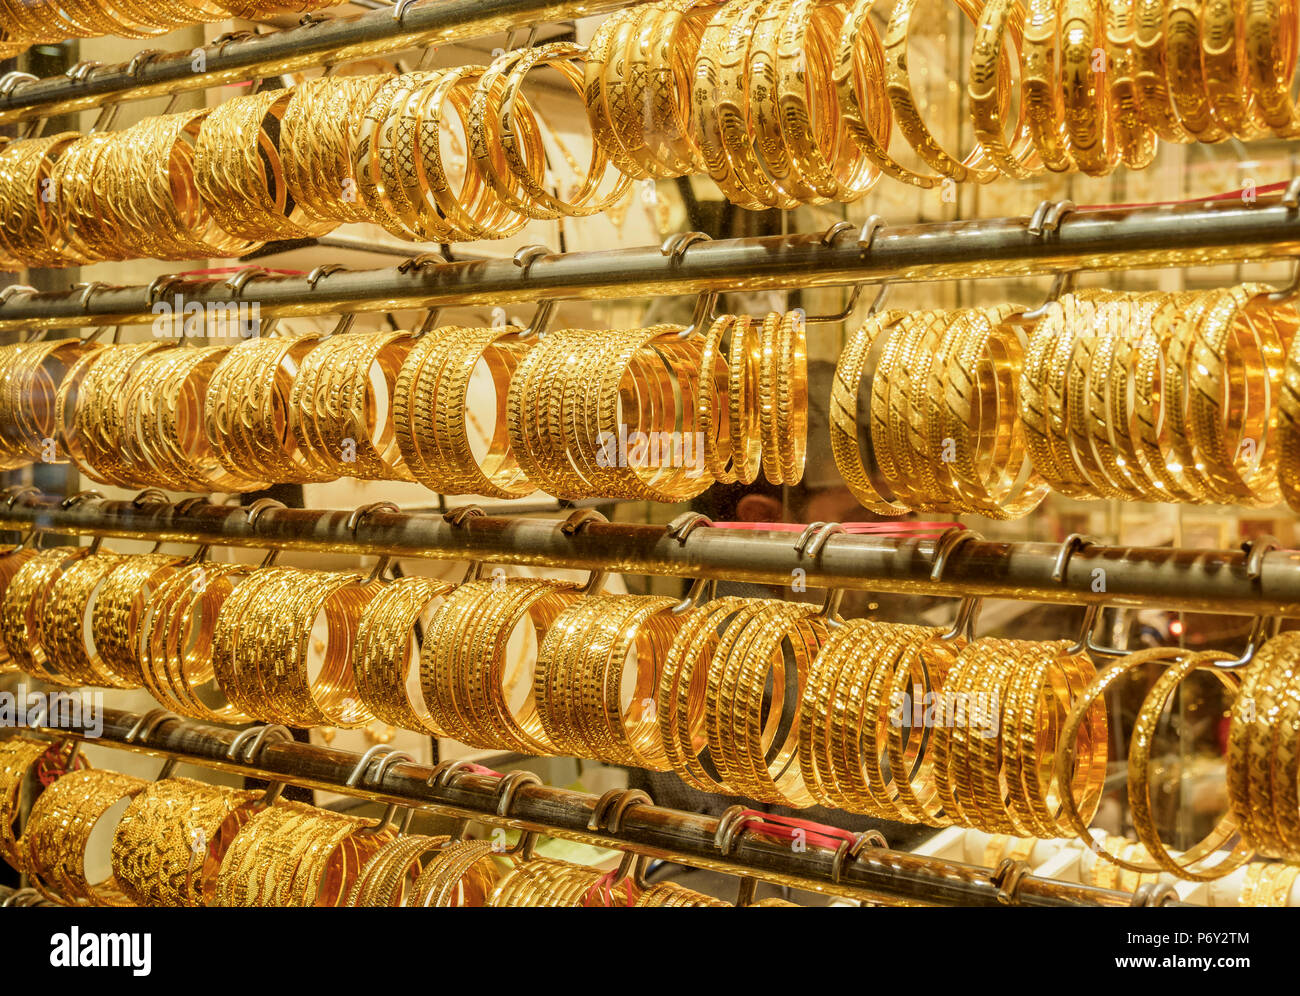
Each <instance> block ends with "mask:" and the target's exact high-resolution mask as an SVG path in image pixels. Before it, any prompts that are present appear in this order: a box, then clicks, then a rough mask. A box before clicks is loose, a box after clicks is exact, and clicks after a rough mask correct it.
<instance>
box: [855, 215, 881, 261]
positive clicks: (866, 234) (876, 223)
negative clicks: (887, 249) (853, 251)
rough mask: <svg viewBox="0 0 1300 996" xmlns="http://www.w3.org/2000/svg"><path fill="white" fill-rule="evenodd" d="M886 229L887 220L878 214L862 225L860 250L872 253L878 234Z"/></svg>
mask: <svg viewBox="0 0 1300 996" xmlns="http://www.w3.org/2000/svg"><path fill="white" fill-rule="evenodd" d="M884 227H885V219H884V218H882V217H880V215H878V214H873V215H871V216H870V217H868V218H867V220H866V221H864V222H863V223H862V230H861V231H860V232H858V248H859V249H861V250H863V251H864V252H870V251H871V249H872V248H873V247H874V246H875V244H876V233H877V232H879V231H880V230H881V229H882V228H884Z"/></svg>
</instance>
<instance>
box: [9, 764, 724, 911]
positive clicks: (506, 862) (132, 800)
mask: <svg viewBox="0 0 1300 996" xmlns="http://www.w3.org/2000/svg"><path fill="white" fill-rule="evenodd" d="M47 748H48V744H45V743H37V742H34V741H30V740H23V739H14V740H7V741H4V742H2V743H0V858H3V860H4V861H6V862H7V863H8V864H10V865H12V866H13V867H14V868H16V869H17V870H19V871H22V872H25V873H26V874H27V875H28V876H30V879H31V882H32V885H33V886H34V887H35V888H36V889H37V890H38V891H39V892H40V894H41V895H42V896H44V897H45V898H46V899H47V900H49V901H51V902H54V903H56V904H59V905H64V906H164V907H181V906H185V907H196V906H243V907H249V906H299V907H303V906H386V907H392V906H403V907H428V906H434V907H462V908H464V907H483V906H597V907H613V906H730V905H731V904H730V903H725V902H721V901H719V900H716V899H713V898H711V897H709V896H705V895H703V894H701V893H698V892H695V891H693V890H691V889H686V888H683V887H682V886H679V885H675V884H673V883H661V884H658V885H649V884H646V883H644V882H643V881H642V880H641V879H640V876H639V875H630V874H629V875H626V876H623V875H620V874H618V873H603V872H601V871H600V870H599V869H597V868H591V867H588V866H586V865H579V864H573V863H570V862H567V861H557V860H554V859H549V858H539V857H533V856H532V854H531V848H528V849H524V850H519V849H512V850H511V851H510V852H506V851H505V850H504V849H503V848H501V847H499V846H498V845H496V844H494V843H492V842H489V841H484V840H470V839H452V838H449V837H446V836H437V837H431V836H426V835H423V834H401V835H398V834H396V833H395V832H394V830H392V829H391V828H388V827H387V826H385V825H382V824H381V825H375V824H372V823H369V822H367V821H365V820H361V819H357V818H356V817H352V816H346V815H340V814H338V813H333V812H330V811H328V810H324V809H318V808H316V807H313V806H308V805H303V804H301V803H295V802H286V801H283V800H279V799H278V798H275V797H273V796H272V795H270V794H264V793H259V792H249V791H239V790H235V789H230V788H226V787H224V786H216V785H209V784H207V783H204V782H197V781H193V780H191V779H188V778H175V777H167V778H162V779H160V780H158V781H155V782H146V781H142V780H141V779H138V778H134V777H131V776H129V775H121V774H117V773H115V772H111V771H100V770H81V771H73V772H69V773H63V774H61V775H60V776H59V777H57V778H56V780H54V781H52V782H51V783H50V784H49V785H48V786H47V787H46V788H45V789H44V790H43V791H42V792H41V794H40V796H39V797H38V798H37V800H36V803H35V804H34V806H33V808H32V811H31V814H30V816H29V818H28V819H27V821H26V823H25V825H24V828H23V832H22V834H21V836H19V835H18V833H17V829H16V818H17V816H18V812H19V796H18V793H19V790H20V788H21V786H22V784H23V782H24V780H25V778H26V777H27V776H28V774H29V773H30V772H31V771H32V770H33V768H34V766H36V765H37V763H38V762H39V761H40V760H41V759H42V758H43V757H45V755H46V752H47ZM124 800H125V801H126V802H127V805H126V808H125V810H124V811H122V813H121V815H120V817H119V818H118V820H117V823H116V826H115V827H114V828H113V834H112V846H111V870H110V873H109V875H108V876H107V877H106V878H104V879H102V880H99V881H92V880H91V878H90V876H89V875H88V873H87V867H86V855H87V845H88V844H89V843H90V839H91V835H92V833H94V831H95V830H96V828H97V827H98V826H99V825H100V824H101V823H103V822H104V821H105V818H106V817H108V816H109V814H110V812H112V811H114V809H115V807H117V806H119V805H120V804H121V802H122V801H124Z"/></svg>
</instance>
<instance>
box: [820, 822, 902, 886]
mask: <svg viewBox="0 0 1300 996" xmlns="http://www.w3.org/2000/svg"><path fill="white" fill-rule="evenodd" d="M868 847H879V848H881V849H883V850H887V849H888V848H889V841H887V840H886V839H885V835H884V834H883V833H881V832H880V831H879V830H864V831H862V833H860V834H858V835H857V837H856V838H855V839H854V840H853V841H852V842H851V843H850V842H849V841H847V840H846V841H844V842H843V843H842V844H840V846H839V847H837V848H836V849H835V860H834V862H833V863H832V864H831V881H832V882H834V883H835V884H836V885H839V884H840V879H841V878H842V877H843V875H844V866H845V865H846V864H847V863H848V862H850V861H856V860H857V859H858V855H860V854H861V853H862V852H863V851H864V850H866V849H867V848H868Z"/></svg>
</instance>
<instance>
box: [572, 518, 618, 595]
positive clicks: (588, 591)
mask: <svg viewBox="0 0 1300 996" xmlns="http://www.w3.org/2000/svg"><path fill="white" fill-rule="evenodd" d="M608 521H609V520H608V519H607V518H605V516H603V515H601V514H600V513H599V512H597V511H596V510H595V509H594V508H579V509H575V510H574V511H572V512H570V513H569V515H568V518H566V519H565V520H564V521H563V522H561V523H560V532H562V533H564V535H565V536H576V535H577V534H578V533H580V532H581V531H582V530H584V529H586V528H587V526H589V525H590V524H591V523H593V522H608ZM608 578H609V572H608V571H599V570H593V571H592V572H591V577H589V578H588V579H587V583H586V584H585V585H583V586H582V588H581V589H580V590H581V592H582V594H584V595H594V594H596V593H597V592H598V591H600V589H601V588H603V587H604V586H605V581H606V580H607V579H608Z"/></svg>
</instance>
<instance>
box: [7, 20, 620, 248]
mask: <svg viewBox="0 0 1300 996" xmlns="http://www.w3.org/2000/svg"><path fill="white" fill-rule="evenodd" d="M584 59H585V55H584V53H583V50H582V49H581V48H579V47H578V46H576V45H573V44H571V43H555V44H550V45H543V46H540V47H537V48H530V49H521V50H517V51H513V52H508V53H505V54H504V55H502V56H501V57H499V58H498V59H496V60H495V61H494V62H493V63H492V64H491V65H490V66H462V67H458V68H455V69H448V70H438V71H433V72H418V73H408V74H401V75H394V76H365V77H345V78H341V79H336V78H333V77H323V78H320V79H315V80H310V81H307V82H305V83H303V84H301V85H300V86H298V87H296V88H294V89H291V90H275V91H268V92H266V93H260V94H255V95H253V96H246V97H236V98H233V99H231V100H229V101H227V102H225V103H224V104H221V105H219V106H218V107H215V108H210V109H203V110H198V111H185V112H181V113H177V114H168V115H163V116H159V117H151V118H146V119H145V120H143V121H141V122H139V123H138V124H135V125H132V126H131V127H129V128H126V129H124V130H123V131H120V132H115V133H107V134H105V133H97V134H91V135H84V136H82V135H78V134H76V133H72V132H65V133H62V134H59V135H55V136H50V137H46V138H40V139H33V140H30V141H26V140H19V141H13V142H10V143H9V144H8V145H7V146H5V147H4V149H3V151H0V256H3V257H5V258H6V259H7V261H8V262H9V264H10V265H14V264H22V265H27V266H77V265H82V264H85V263H90V262H95V261H98V260H109V259H133V258H138V257H155V258H159V259H172V260H175V259H206V258H209V257H221V256H240V255H243V254H245V253H247V252H249V251H250V250H252V249H254V248H256V247H258V246H260V245H262V244H263V243H265V242H268V241H272V240H278V239H297V238H309V237H314V236H319V235H323V234H325V233H326V232H329V231H331V230H332V229H333V228H335V227H336V226H338V225H339V224H344V223H348V222H370V223H373V224H376V225H381V226H383V227H384V228H385V229H387V230H388V231H389V232H391V233H392V234H394V235H396V236H398V237H399V238H403V239H407V240H413V241H421V242H441V243H449V242H459V241H467V240H468V241H477V240H481V239H502V238H509V237H510V236H512V235H515V234H517V233H518V232H520V231H521V230H522V229H523V228H524V226H525V225H526V224H528V223H529V222H530V221H533V220H545V219H554V218H562V217H580V216H585V215H591V214H596V213H599V212H601V211H603V210H605V209H606V208H608V207H610V206H611V205H613V204H615V203H618V202H619V201H621V200H622V199H623V197H624V195H625V194H626V193H627V190H628V188H629V185H630V183H631V179H630V178H629V177H626V176H623V175H621V174H619V173H618V171H617V170H614V169H611V168H610V166H609V159H608V156H607V154H606V153H605V151H604V149H603V148H602V147H601V146H600V145H598V144H596V143H592V152H591V157H590V161H589V163H588V164H587V167H586V170H585V172H582V173H581V174H580V175H579V176H577V177H575V178H574V185H573V188H572V191H571V192H569V193H567V195H566V196H565V197H561V196H559V195H558V194H557V193H555V192H554V190H555V189H556V187H557V183H556V181H555V179H554V177H553V176H552V175H551V171H550V170H549V167H548V166H547V158H546V157H547V152H546V148H545V145H544V143H543V126H542V124H541V115H540V113H539V112H538V111H536V110H535V109H534V107H533V105H532V104H531V103H530V102H529V100H528V97H527V95H526V89H527V88H526V86H525V84H526V81H527V79H528V77H529V74H530V73H532V72H533V71H534V70H537V69H543V68H547V69H550V70H553V71H554V72H555V73H556V74H558V76H559V77H560V78H561V79H562V80H564V81H565V83H566V84H567V85H569V86H571V87H572V88H573V89H574V90H575V91H577V92H579V93H581V90H582V86H583V69H582V63H583V61H584ZM457 127H458V128H459V131H463V132H464V134H465V135H466V136H467V140H468V146H469V147H468V152H467V153H464V152H463V150H462V152H463V159H464V164H463V165H464V169H463V170H459V171H457V170H453V169H451V167H450V165H449V164H448V161H447V159H448V156H447V153H446V152H445V151H444V145H450V144H451V143H452V141H453V140H454V137H455V135H456V134H458V133H459V132H458V131H457ZM574 169H575V170H578V169H580V167H579V166H578V164H577V163H576V162H575V164H574ZM457 172H460V173H462V174H463V175H462V176H461V177H460V179H459V180H455V179H454V178H455V177H456V175H457ZM565 189H566V190H567V189H568V187H567V184H566V186H565Z"/></svg>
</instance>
